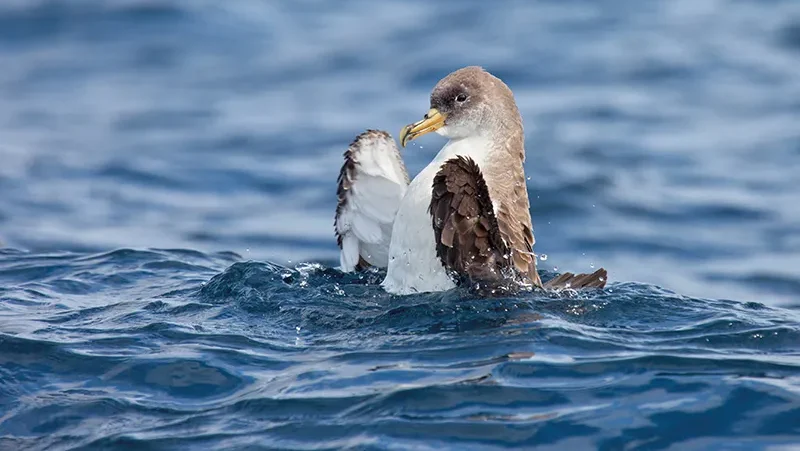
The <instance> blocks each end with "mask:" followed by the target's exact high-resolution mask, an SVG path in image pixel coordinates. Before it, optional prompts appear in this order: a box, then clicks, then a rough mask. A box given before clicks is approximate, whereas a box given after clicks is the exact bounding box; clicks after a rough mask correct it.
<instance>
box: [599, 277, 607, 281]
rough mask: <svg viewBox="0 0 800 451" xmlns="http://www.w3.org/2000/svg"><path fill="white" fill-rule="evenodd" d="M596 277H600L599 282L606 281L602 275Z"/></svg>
mask: <svg viewBox="0 0 800 451" xmlns="http://www.w3.org/2000/svg"><path fill="white" fill-rule="evenodd" d="M598 279H600V282H605V281H606V279H605V278H603V277H599V278H598Z"/></svg>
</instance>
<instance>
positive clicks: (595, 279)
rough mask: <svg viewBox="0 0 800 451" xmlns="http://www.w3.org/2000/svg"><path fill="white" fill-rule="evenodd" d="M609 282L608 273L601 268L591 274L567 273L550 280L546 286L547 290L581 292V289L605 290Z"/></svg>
mask: <svg viewBox="0 0 800 451" xmlns="http://www.w3.org/2000/svg"><path fill="white" fill-rule="evenodd" d="M606 281H608V272H607V271H606V270H605V269H604V268H600V269H598V270H597V271H595V272H593V273H591V274H573V273H571V272H565V273H564V274H561V275H560V276H558V277H555V278H553V279H551V280H549V281H548V282H547V283H545V284H544V287H545V288H546V289H561V288H571V289H573V290H580V289H581V288H603V287H605V286H606Z"/></svg>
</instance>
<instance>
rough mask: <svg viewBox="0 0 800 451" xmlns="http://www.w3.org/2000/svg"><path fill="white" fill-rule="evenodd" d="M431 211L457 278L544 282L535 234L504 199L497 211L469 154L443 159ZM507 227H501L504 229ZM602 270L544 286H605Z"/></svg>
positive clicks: (440, 250) (441, 251)
mask: <svg viewBox="0 0 800 451" xmlns="http://www.w3.org/2000/svg"><path fill="white" fill-rule="evenodd" d="M428 211H429V212H430V214H431V220H432V224H433V231H434V238H435V242H436V255H437V256H438V257H439V259H440V260H441V262H442V265H444V267H445V268H446V269H448V270H449V271H450V272H451V273H453V274H454V275H455V276H456V277H458V278H465V277H466V278H469V279H470V280H472V281H474V282H488V283H498V282H502V281H504V280H507V279H509V278H517V279H518V280H521V281H523V282H525V283H529V284H532V285H533V286H534V287H537V288H541V287H542V283H541V280H540V279H539V275H538V273H537V272H536V260H535V259H534V256H533V249H532V247H533V234H532V232H531V230H530V226H529V225H526V224H516V223H514V224H504V223H503V221H512V220H513V221H516V220H517V219H516V218H515V217H514V215H513V214H512V213H513V212H510V211H509V210H508V209H505V208H504V206H503V205H500V206H499V207H498V211H497V214H495V208H494V204H493V203H492V199H491V198H490V195H489V190H488V188H487V186H486V181H485V180H484V178H483V174H482V173H481V170H480V167H478V165H477V164H476V163H475V162H474V161H473V160H472V159H471V158H468V157H463V156H459V157H456V158H453V159H450V160H448V161H447V162H445V163H444V164H443V165H442V167H441V169H440V170H439V172H438V173H437V174H436V177H434V179H433V191H432V195H431V204H430V207H429V210H428ZM504 231H505V232H504ZM605 280H606V273H605V270H603V269H601V270H598V271H597V272H595V273H594V274H579V275H574V274H572V273H566V274H564V275H562V276H559V277H557V278H556V279H553V280H552V281H550V282H549V283H548V284H547V285H546V286H545V288H554V289H556V288H564V287H570V288H574V289H579V288H590V287H597V288H602V287H603V286H605Z"/></svg>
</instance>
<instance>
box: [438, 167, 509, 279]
mask: <svg viewBox="0 0 800 451" xmlns="http://www.w3.org/2000/svg"><path fill="white" fill-rule="evenodd" d="M428 211H429V213H430V214H431V223H432V224H433V231H434V236H435V239H436V254H437V256H438V257H439V259H440V260H441V261H442V264H443V265H444V267H445V268H447V269H448V270H450V271H452V272H453V273H455V274H456V275H458V276H467V277H469V278H470V279H473V280H487V279H488V280H498V281H499V280H502V279H503V270H504V269H505V268H508V267H509V265H510V262H509V259H508V247H507V246H506V244H505V242H504V241H503V238H502V237H501V236H500V232H499V228H498V225H497V218H496V217H495V215H494V208H493V207H492V201H491V199H490V198H489V190H488V189H487V187H486V182H485V181H484V179H483V175H482V174H481V171H480V168H479V167H478V165H477V164H476V163H475V162H474V161H473V160H472V159H470V158H466V157H456V158H453V159H450V160H448V161H447V162H446V163H445V164H444V165H442V167H441V169H440V170H439V173H438V174H436V177H434V179H433V189H432V196H431V204H430V207H429V208H428Z"/></svg>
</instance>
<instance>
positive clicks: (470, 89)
mask: <svg viewBox="0 0 800 451" xmlns="http://www.w3.org/2000/svg"><path fill="white" fill-rule="evenodd" d="M430 132H436V133H438V134H439V135H442V136H444V137H446V138H449V141H448V142H447V144H445V146H444V147H443V148H442V149H441V150H440V151H439V153H438V154H437V155H436V157H435V158H434V159H433V161H431V163H430V164H428V166H427V167H425V169H423V170H422V172H420V173H419V174H418V175H417V176H416V177H415V178H414V179H413V180H412V181H409V177H408V172H407V171H406V167H405V164H404V163H403V159H402V157H401V156H400V152H399V150H398V148H397V145H396V144H395V142H394V139H392V137H391V135H389V133H387V132H385V131H379V130H367V131H366V132H364V133H362V134H361V135H359V136H358V137H357V138H356V139H355V141H353V143H352V144H351V145H350V147H349V148H348V149H347V151H346V152H345V154H344V165H343V166H342V169H341V171H340V173H339V178H338V190H337V193H338V198H339V199H338V205H337V207H336V217H335V221H334V228H335V231H336V238H337V242H338V245H339V248H340V263H341V269H342V270H343V271H354V270H360V269H363V268H366V267H368V266H376V267H380V268H386V270H387V272H386V277H385V279H384V280H383V282H382V286H383V288H384V289H385V290H386V291H387V292H389V293H393V294H411V293H420V292H432V291H444V290H448V289H451V288H454V287H455V286H457V285H458V284H460V283H462V282H465V281H467V282H470V283H475V284H478V285H481V284H483V285H484V286H508V282H515V283H516V284H517V285H519V284H521V285H528V286H531V287H533V288H564V287H570V288H574V289H580V288H602V287H604V286H605V284H606V280H607V275H606V271H605V269H602V268H601V269H599V270H597V271H595V272H594V273H592V274H578V275H575V274H572V273H564V274H561V275H560V276H558V277H556V278H555V279H552V280H550V281H549V282H548V283H546V284H542V281H541V279H540V278H539V274H538V273H537V271H536V256H535V255H534V253H533V245H534V242H535V241H534V237H533V227H532V225H531V216H530V204H529V202H528V191H527V187H526V183H525V168H524V165H523V163H524V161H525V143H524V134H523V129H522V117H521V116H520V113H519V110H518V109H517V105H516V102H515V101H514V96H513V94H512V93H511V90H510V89H509V88H508V86H506V84H505V83H503V82H502V81H501V80H500V79H499V78H497V77H495V76H493V75H491V74H490V73H489V72H487V71H485V70H483V69H482V68H480V67H465V68H462V69H459V70H457V71H455V72H453V73H451V74H449V75H448V76H446V77H445V78H443V79H442V80H440V81H439V83H437V84H436V86H435V87H434V88H433V91H432V92H431V96H430V109H429V110H428V112H427V114H425V116H424V117H423V119H422V120H420V121H419V122H415V123H413V124H409V125H407V126H405V127H404V128H403V129H402V131H401V132H400V144H401V145H402V146H403V147H405V146H406V144H407V143H408V142H409V141H411V140H413V139H416V138H418V137H420V136H422V135H425V134H427V133H430Z"/></svg>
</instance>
